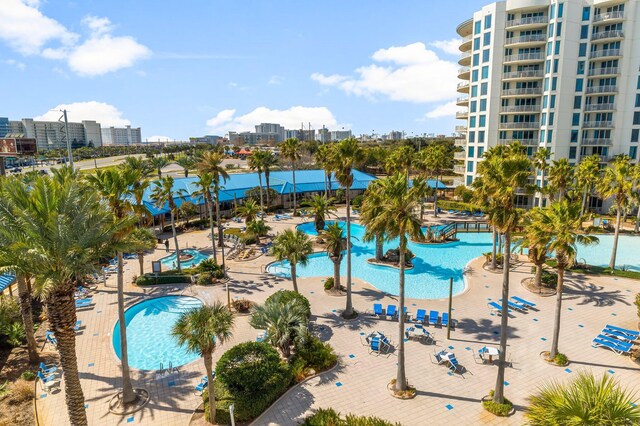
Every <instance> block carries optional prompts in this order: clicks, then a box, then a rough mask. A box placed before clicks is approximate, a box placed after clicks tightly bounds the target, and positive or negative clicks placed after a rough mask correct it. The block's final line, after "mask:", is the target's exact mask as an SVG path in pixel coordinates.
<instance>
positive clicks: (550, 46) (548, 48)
mask: <svg viewBox="0 0 640 426" xmlns="http://www.w3.org/2000/svg"><path fill="white" fill-rule="evenodd" d="M552 47H553V43H552V42H550V41H548V42H547V55H551V49H552Z"/></svg>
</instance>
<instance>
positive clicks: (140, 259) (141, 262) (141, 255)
mask: <svg viewBox="0 0 640 426" xmlns="http://www.w3.org/2000/svg"><path fill="white" fill-rule="evenodd" d="M137 254H138V265H140V276H143V275H144V252H143V251H139V252H138V253H137Z"/></svg>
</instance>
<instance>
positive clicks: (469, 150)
mask: <svg viewBox="0 0 640 426" xmlns="http://www.w3.org/2000/svg"><path fill="white" fill-rule="evenodd" d="M474 150H475V147H473V146H470V147H469V148H468V151H467V157H473V154H474Z"/></svg>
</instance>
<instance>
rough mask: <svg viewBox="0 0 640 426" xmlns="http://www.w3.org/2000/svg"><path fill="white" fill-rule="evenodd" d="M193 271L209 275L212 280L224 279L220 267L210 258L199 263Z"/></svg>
mask: <svg viewBox="0 0 640 426" xmlns="http://www.w3.org/2000/svg"><path fill="white" fill-rule="evenodd" d="M195 269H196V271H198V272H199V273H209V274H211V275H212V276H213V277H214V278H218V279H220V278H223V277H224V272H223V270H222V265H218V264H217V263H216V262H215V261H214V260H213V258H211V257H210V258H208V259H205V260H203V261H202V262H200V263H199V264H198V266H197V267H196V268H195Z"/></svg>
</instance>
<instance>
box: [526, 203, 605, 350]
mask: <svg viewBox="0 0 640 426" xmlns="http://www.w3.org/2000/svg"><path fill="white" fill-rule="evenodd" d="M531 213H532V214H531V224H530V225H529V227H530V228H531V229H532V231H531V232H534V233H536V234H538V235H546V236H547V238H548V239H549V242H548V245H547V247H548V251H549V252H553V253H555V258H556V262H557V266H556V267H557V269H558V284H557V289H556V292H557V293H556V315H555V324H554V328H553V340H552V343H551V351H550V353H549V358H551V359H554V358H555V356H556V355H557V354H558V340H559V338H560V314H561V312H562V292H563V288H564V271H565V270H566V269H567V268H569V267H571V266H572V265H573V263H574V261H575V257H576V252H577V248H576V244H577V243H580V244H582V245H589V244H595V243H597V242H598V239H597V238H596V237H593V236H589V235H582V234H578V230H579V229H580V228H581V226H582V215H581V214H580V205H579V204H574V203H569V202H568V201H567V200H562V201H558V202H555V203H552V204H551V206H550V207H549V208H545V209H536V210H532V212H531Z"/></svg>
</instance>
